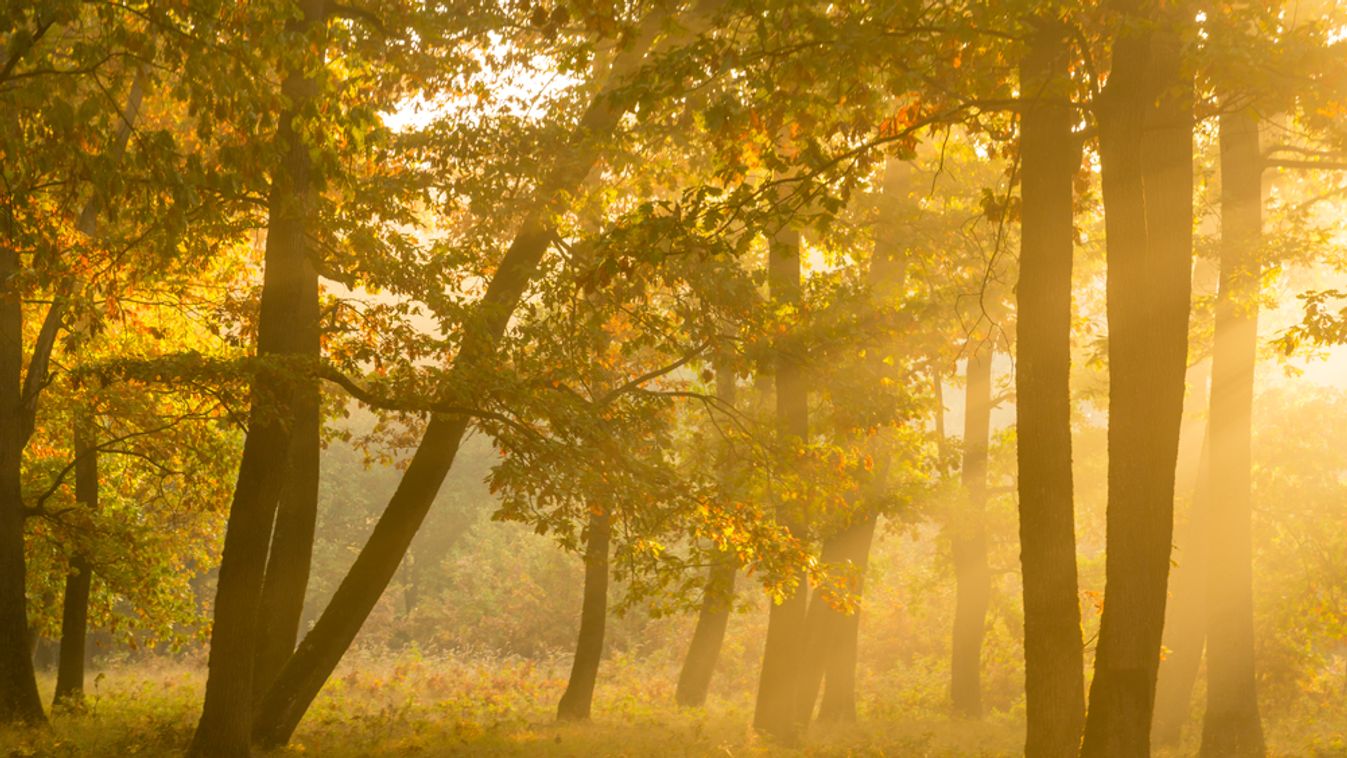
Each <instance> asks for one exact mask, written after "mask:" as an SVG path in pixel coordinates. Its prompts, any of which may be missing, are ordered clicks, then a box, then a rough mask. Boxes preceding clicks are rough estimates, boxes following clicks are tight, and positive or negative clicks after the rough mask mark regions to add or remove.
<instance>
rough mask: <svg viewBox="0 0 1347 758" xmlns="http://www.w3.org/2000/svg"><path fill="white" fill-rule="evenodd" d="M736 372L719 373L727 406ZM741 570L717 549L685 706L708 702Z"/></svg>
mask: <svg viewBox="0 0 1347 758" xmlns="http://www.w3.org/2000/svg"><path fill="white" fill-rule="evenodd" d="M736 382H737V379H736V377H735V375H734V372H732V371H728V370H718V371H717V372H716V398H717V399H718V400H720V402H721V404H722V405H723V406H725V407H727V408H733V407H734V402H735V389H736V387H735V385H736ZM719 465H720V474H721V486H729V484H730V481H731V476H730V471H731V469H732V467H733V465H734V462H733V459H732V457H731V455H730V451H729V449H728V445H725V446H723V448H722V450H721V459H720V462H719ZM738 571H739V566H738V562H737V559H736V558H735V556H734V554H733V553H732V552H731V551H717V552H716V553H715V555H714V556H713V558H712V562H711V567H710V568H709V569H707V575H706V587H705V589H703V590H702V607H701V610H700V612H699V613H698V614H697V628H696V629H695V630H693V632H692V642H691V643H690V644H689V645H688V654H687V657H686V658H684V659H683V668H682V670H681V671H680V672H679V674H678V689H677V690H676V691H675V692H674V699H675V701H676V702H677V703H678V704H679V705H681V706H684V707H697V706H701V705H702V704H704V703H705V702H706V693H707V691H708V690H709V689H710V687H711V675H712V674H713V673H714V672H715V669H716V661H717V660H718V659H719V658H720V647H721V645H722V644H723V643H724V642H725V628H726V627H727V626H728V625H729V622H730V611H731V610H732V609H733V606H734V576H735V574H736V573H738Z"/></svg>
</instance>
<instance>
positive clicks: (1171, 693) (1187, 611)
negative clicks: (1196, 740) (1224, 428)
mask: <svg viewBox="0 0 1347 758" xmlns="http://www.w3.org/2000/svg"><path fill="white" fill-rule="evenodd" d="M1209 439H1210V438H1209V436H1208V435H1207V434H1205V433H1204V434H1203V435H1202V451H1201V455H1200V458H1201V460H1200V461H1199V462H1198V473H1197V482H1196V485H1195V486H1194V489H1193V504H1192V507H1191V509H1190V510H1189V514H1188V522H1187V524H1186V525H1185V526H1184V528H1183V529H1182V530H1180V533H1179V534H1177V535H1176V537H1175V542H1176V545H1177V548H1176V551H1175V552H1176V559H1175V560H1176V564H1177V565H1176V566H1175V567H1174V569H1173V571H1172V573H1171V575H1170V583H1169V584H1170V588H1171V589H1170V593H1169V595H1170V597H1169V603H1167V604H1166V606H1165V631H1164V638H1163V640H1164V647H1165V650H1167V651H1168V652H1167V653H1166V655H1165V659H1164V660H1163V661H1160V670H1159V672H1158V674H1157V677H1156V684H1155V715H1154V717H1153V718H1152V721H1151V744H1152V745H1153V746H1156V747H1161V746H1173V745H1177V744H1178V742H1179V739H1180V738H1181V737H1182V736H1183V727H1184V726H1185V725H1186V724H1187V723H1188V716H1189V713H1190V710H1191V707H1192V700H1193V685H1195V684H1196V683H1197V671H1198V669H1199V668H1200V667H1201V665H1202V649H1203V647H1204V646H1205V645H1206V642H1207V600H1206V597H1207V557H1206V552H1207V535H1206V531H1207V522H1208V520H1209V519H1208V516H1207V510H1208V507H1209V506H1208V503H1209V502H1210V500H1211V486H1210V483H1211V479H1210V473H1209V468H1210V460H1209V459H1210V457H1211V456H1210V444H1209Z"/></svg>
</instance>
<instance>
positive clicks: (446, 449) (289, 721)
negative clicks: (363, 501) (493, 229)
mask: <svg viewBox="0 0 1347 758" xmlns="http://www.w3.org/2000/svg"><path fill="white" fill-rule="evenodd" d="M716 7H717V4H716V3H715V2H712V1H711V0H707V1H706V2H704V3H703V4H702V5H700V6H699V7H698V9H697V10H696V11H694V13H693V16H692V17H691V18H690V19H688V20H687V21H688V23H686V24H685V25H684V27H685V28H684V30H683V32H681V33H670V34H669V35H668V36H667V37H666V40H668V41H669V42H668V43H667V44H672V43H673V42H674V41H677V40H686V39H687V38H689V37H690V36H693V35H695V34H697V33H700V31H701V30H703V29H705V28H706V26H708V25H709V24H710V22H711V19H712V17H713V16H714V13H715V8H716ZM667 20H668V19H667V18H666V17H665V16H664V15H663V14H661V13H655V14H654V15H653V16H652V17H651V18H649V19H647V20H646V21H645V22H643V23H642V25H641V29H640V31H639V33H638V34H637V37H636V38H635V39H633V40H631V41H630V43H629V44H627V45H625V46H624V47H623V48H622V50H621V52H619V53H618V55H617V57H616V59H615V60H614V62H613V65H612V69H611V74H610V77H609V81H608V84H607V85H606V86H605V88H604V90H603V91H602V92H600V93H599V94H598V95H596V96H595V98H594V100H593V101H592V102H591V104H590V106H589V108H588V110H587V111H586V112H585V114H584V115H583V116H582V117H581V119H580V124H579V126H578V127H577V129H576V131H575V132H574V134H573V135H572V141H571V144H570V145H569V147H567V148H566V149H565V150H564V151H563V153H562V155H561V156H560V157H559V158H558V160H557V162H556V163H555V164H554V165H553V167H552V169H551V171H550V172H549V174H548V175H547V177H545V179H544V181H543V182H542V184H541V186H540V188H539V191H538V193H537V198H538V205H537V207H536V208H535V209H534V210H533V212H532V213H530V214H529V215H528V217H527V218H526V219H525V220H524V222H523V224H522V226H521V227H520V230H519V232H518V234H517V235H516V236H515V238H514V241H513V242H512V243H511V245H510V248H509V250H508V251H507V252H506V254H505V257H504V258H503V259H502V261H501V265H500V266H499V267H498V268H497V270H496V274H495V276H494V277H492V279H491V283H490V284H489V285H488V286H487V290H486V293H485V294H484V295H483V296H482V300H481V301H480V303H479V305H478V307H477V309H476V310H477V314H478V315H479V316H480V318H478V319H475V320H469V321H468V322H467V324H466V326H465V332H464V338H463V348H462V350H461V351H460V353H459V355H458V356H457V357H456V358H455V359H454V363H453V366H452V368H451V370H450V372H449V376H448V377H447V378H446V385H445V386H446V387H449V388H451V389H450V391H451V392H452V391H453V388H455V387H458V386H461V385H462V384H464V383H465V382H466V379H467V377H470V376H472V375H473V373H474V372H480V371H484V370H489V362H490V360H491V359H492V357H493V356H494V354H495V352H496V346H497V344H498V343H499V342H500V340H501V338H502V337H503V336H504V333H505V328H506V326H507V324H508V323H509V319H510V316H511V314H513V313H514V310H515V308H516V306H517V305H518V303H519V300H520V298H521V297H522V295H523V292H524V290H525V288H526V287H527V286H528V284H529V282H530V281H531V280H532V278H533V276H534V274H535V272H536V270H537V267H538V264H539V262H540V261H541V260H542V257H543V254H544V253H545V252H546V251H547V248H548V246H549V245H550V244H551V242H552V239H553V237H554V235H555V230H554V226H553V224H552V222H551V220H550V219H551V217H552V213H553V211H554V209H555V207H556V206H557V204H558V203H560V202H563V201H564V197H565V196H566V195H567V194H568V193H569V192H571V191H573V190H574V189H575V188H576V187H578V186H579V185H580V183H581V182H583V181H584V179H585V177H586V176H587V175H588V174H589V172H590V170H591V169H592V168H593V166H594V163H595V162H596V161H597V160H598V158H599V156H600V154H601V153H600V145H599V143H598V142H597V141H596V140H600V139H602V138H603V137H604V136H606V135H610V134H612V133H613V131H614V130H615V129H616V128H617V126H618V123H619V121H620V119H621V118H622V116H623V114H624V113H626V108H625V107H624V106H619V105H618V104H617V103H616V102H615V100H614V99H613V98H612V94H613V93H614V92H615V91H616V90H618V89H619V88H621V87H622V86H624V85H625V84H626V83H627V82H628V81H629V79H630V78H631V77H632V76H633V75H635V74H636V73H637V72H638V71H639V69H640V67H641V64H642V61H643V60H644V59H645V55H646V53H647V52H648V51H649V50H650V49H651V46H652V43H653V41H654V39H655V37H656V35H657V34H658V33H659V32H660V31H662V30H663V28H664V26H665V24H666V22H667ZM451 397H452V396H451ZM467 426H468V418H467V417H466V416H463V415H438V414H437V415H435V416H433V417H432V418H431V420H430V423H429V424H428V425H427V426H426V431H425V433H424V435H423V436H422V438H421V442H420V444H419V445H418V447H417V449H416V453H415V454H414V455H413V456H412V459H411V461H410V463H409V464H408V466H407V471H406V473H405V474H403V477H402V480H401V481H400V482H399V483H398V487H397V490H396V491H395V492H394V493H393V497H392V499H391V500H390V501H389V503H388V507H387V508H386V509H385V510H384V513H383V515H382V516H381V517H380V518H379V521H378V523H377V524H375V527H374V531H373V533H372V534H371V535H370V538H369V541H368V542H366V543H365V547H364V548H363V549H362V550H361V551H360V554H359V555H358V556H357V557H356V561H355V564H354V565H352V567H351V570H350V571H349V572H347V574H346V576H345V578H343V579H342V581H341V584H340V585H338V587H337V590H336V592H335V593H334V594H333V596H332V599H331V601H330V602H329V603H328V606H327V608H326V609H325V610H324V611H323V613H322V615H321V616H319V618H318V621H317V622H316V623H315V624H314V627H313V629H312V630H311V631H310V632H309V633H308V634H307V635H305V636H304V639H303V640H302V641H301V642H300V644H299V646H298V647H297V648H296V650H295V653H294V655H292V656H291V657H290V659H289V660H287V661H286V664H285V666H284V667H283V668H282V669H281V672H280V673H279V674H278V675H277V677H276V682H275V683H274V684H273V685H272V686H271V688H270V689H269V690H268V691H267V694H266V696H265V697H264V698H263V701H262V704H261V706H260V707H259V709H258V717H257V723H256V725H255V728H254V735H253V736H254V740H255V741H256V742H258V744H260V745H262V746H265V747H279V746H280V745H283V744H285V743H286V742H287V741H289V739H290V735H291V734H293V733H294V730H295V727H296V726H298V725H299V721H300V719H301V718H303V716H304V712H305V711H306V710H307V709H308V707H309V704H310V703H312V702H313V698H314V697H315V696H317V694H318V691H319V690H320V689H322V686H323V683H324V682H326V681H327V678H328V677H329V676H331V674H332V671H333V669H335V668H336V666H337V663H338V662H339V661H340V660H341V657H342V655H344V654H345V652H346V650H347V648H349V647H350V645H351V642H352V640H354V639H355V636H356V633H357V632H359V631H360V627H361V625H362V624H363V623H364V622H365V619H366V618H368V616H369V613H370V611H371V610H373V608H374V606H375V604H376V603H377V602H378V600H379V596H380V595H381V594H382V593H383V591H384V589H385V588H386V587H387V586H388V582H389V581H390V580H391V579H392V577H393V575H394V573H395V572H396V571H397V567H398V564H399V563H400V562H401V560H402V556H403V555H404V554H405V553H406V551H407V547H408V546H409V545H410V544H411V541H412V538H413V537H414V536H415V535H416V531H417V529H418V528H419V527H420V525H421V522H422V521H423V520H424V519H425V516H426V512H427V511H428V510H429V509H430V505H431V503H432V502H433V501H434V499H435V495H436V494H437V493H438V492H439V488H440V485H441V484H442V483H443V482H444V478H445V476H446V475H447V474H448V473H449V469H450V468H451V467H452V466H453V462H454V457H455V456H456V455H457V453H458V447H459V443H460V442H461V440H462V438H463V434H464V432H465V431H466V430H467Z"/></svg>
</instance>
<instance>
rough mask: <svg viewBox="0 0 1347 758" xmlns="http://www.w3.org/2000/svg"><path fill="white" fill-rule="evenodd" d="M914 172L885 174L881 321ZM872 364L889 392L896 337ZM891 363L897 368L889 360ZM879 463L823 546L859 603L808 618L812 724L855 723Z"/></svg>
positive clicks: (880, 456)
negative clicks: (846, 573) (843, 570)
mask: <svg viewBox="0 0 1347 758" xmlns="http://www.w3.org/2000/svg"><path fill="white" fill-rule="evenodd" d="M910 177H911V172H910V170H909V168H908V166H907V164H906V163H904V162H903V161H901V160H899V159H897V158H890V159H889V160H888V162H887V163H886V164H885V167H884V184H883V187H882V189H881V195H880V198H881V200H882V201H883V206H882V207H881V209H880V216H879V218H878V220H877V222H876V224H875V241H874V250H873V252H872V254H871V258H870V269H869V271H868V272H867V277H868V284H869V287H870V298H871V307H872V308H873V309H874V310H875V312H876V313H878V312H879V311H880V310H882V309H884V308H888V307H891V306H892V305H893V304H894V303H895V302H897V301H898V300H899V299H901V297H902V290H903V285H904V283H905V282H906V280H907V258H906V251H905V249H904V246H903V238H902V234H903V233H904V232H905V231H907V230H906V229H905V228H903V226H902V224H901V222H900V220H899V218H898V213H897V205H898V204H899V203H901V202H902V201H903V199H904V196H905V194H906V192H907V189H908V183H909V181H910ZM866 348H867V350H866V356H867V357H866V359H865V361H864V362H863V363H862V365H861V367H860V369H859V370H860V371H862V372H864V375H865V376H866V377H867V378H868V379H870V380H872V381H873V382H874V383H875V386H876V387H877V388H878V387H882V386H883V383H882V380H883V379H884V378H885V376H886V375H889V374H892V373H893V369H892V368H891V367H890V365H889V364H886V363H885V361H886V360H890V359H891V358H892V357H893V353H895V352H896V351H897V350H898V349H899V345H897V344H896V340H894V339H893V338H892V335H890V334H883V335H882V336H881V338H880V339H878V340H872V341H871V344H867V345H866ZM890 363H893V361H892V360H890ZM853 427H854V424H849V423H846V422H843V423H840V424H839V429H838V431H837V433H838V434H839V435H847V434H852V433H854V432H855V429H854V428H853ZM868 448H869V450H870V452H871V454H872V455H873V458H874V470H873V472H872V474H871V476H870V478H869V480H868V481H865V482H863V483H862V485H861V495H860V496H861V498H862V500H863V502H862V508H861V510H860V511H859V512H858V513H857V514H855V515H853V517H852V521H851V523H850V524H848V525H846V526H845V527H844V528H843V529H842V530H841V531H839V532H837V533H836V534H832V535H829V536H828V537H826V538H825V539H824V541H823V560H824V561H825V562H827V563H833V564H839V565H842V564H850V566H851V569H850V570H851V571H852V572H854V577H855V583H854V585H853V586H852V587H850V588H849V590H850V592H851V593H852V595H854V596H855V599H856V607H855V608H854V609H852V612H851V613H850V614H843V613H840V612H838V611H837V610H835V609H833V608H832V607H831V606H829V605H828V604H827V603H826V602H823V600H822V597H821V593H820V592H817V591H816V592H815V593H814V599H813V601H811V604H810V607H809V610H808V614H807V618H806V633H805V634H806V640H807V642H806V649H805V658H804V660H803V664H802V674H801V680H800V689H799V692H798V693H797V695H798V710H799V714H800V717H801V718H802V719H803V721H804V723H805V724H808V723H809V720H810V718H812V717H813V713H814V705H815V703H817V702H819V690H820V688H822V690H823V700H822V702H821V704H819V718H820V719H822V720H825V721H855V720H856V661H857V652H858V647H859V641H860V640H859V637H860V613H861V608H860V603H861V595H862V592H863V590H864V588H865V571H866V570H867V569H868V567H869V562H870V547H871V545H872V544H873V542H874V535H875V525H876V523H877V521H878V518H879V513H878V510H877V507H878V506H877V505H871V503H878V502H879V501H881V500H882V499H883V497H884V495H885V494H886V493H885V490H886V488H887V487H888V471H889V452H888V450H886V449H885V448H884V445H883V443H882V442H880V443H878V444H869V445H868Z"/></svg>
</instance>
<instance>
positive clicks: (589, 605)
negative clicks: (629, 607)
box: [557, 511, 613, 721]
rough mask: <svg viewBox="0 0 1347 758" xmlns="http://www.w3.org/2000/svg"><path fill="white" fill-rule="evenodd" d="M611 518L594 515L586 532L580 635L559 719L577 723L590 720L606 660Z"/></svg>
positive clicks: (558, 708)
mask: <svg viewBox="0 0 1347 758" xmlns="http://www.w3.org/2000/svg"><path fill="white" fill-rule="evenodd" d="M612 532H613V524H612V518H611V517H610V515H609V514H608V512H607V511H605V512H604V513H602V514H597V513H592V514H590V517H589V528H588V529H587V530H586V533H585V592H584V599H583V600H582V601H581V608H580V634H579V637H578V639H577V640H576V642H575V659H574V661H572V663H571V677H570V679H569V680H568V681H567V682H566V691H565V692H564V693H562V695H561V702H560V703H559V704H558V705H557V718H558V719H561V720H562V721H578V720H583V719H587V718H589V711H590V706H591V705H592V704H593V702H594V682H595V681H597V680H598V676H599V661H600V660H601V659H602V658H603V634H604V627H605V626H606V625H607V622H608V544H609V542H610V541H611V537H612Z"/></svg>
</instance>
